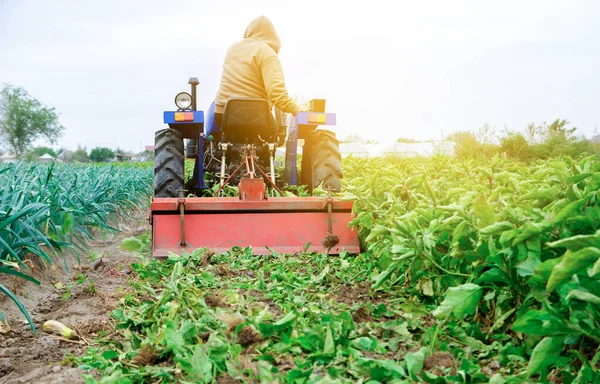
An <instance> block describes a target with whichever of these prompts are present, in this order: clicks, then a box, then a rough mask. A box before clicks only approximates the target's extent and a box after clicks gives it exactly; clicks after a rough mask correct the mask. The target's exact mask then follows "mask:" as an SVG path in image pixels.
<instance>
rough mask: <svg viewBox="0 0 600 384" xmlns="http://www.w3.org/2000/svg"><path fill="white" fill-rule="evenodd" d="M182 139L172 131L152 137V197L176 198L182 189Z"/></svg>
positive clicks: (161, 131)
mask: <svg viewBox="0 0 600 384" xmlns="http://www.w3.org/2000/svg"><path fill="white" fill-rule="evenodd" d="M184 176H185V172H184V152H183V138H182V137H181V135H180V134H179V133H178V132H177V131H175V130H173V129H161V130H160V131H156V134H155V136H154V197H177V196H178V195H179V193H178V190H179V189H182V188H183V178H184Z"/></svg>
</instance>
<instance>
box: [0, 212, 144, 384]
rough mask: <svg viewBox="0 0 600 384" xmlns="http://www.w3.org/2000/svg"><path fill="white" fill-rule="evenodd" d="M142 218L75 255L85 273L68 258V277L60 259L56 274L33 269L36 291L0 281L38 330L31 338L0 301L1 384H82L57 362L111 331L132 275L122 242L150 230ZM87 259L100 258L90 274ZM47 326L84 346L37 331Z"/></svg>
mask: <svg viewBox="0 0 600 384" xmlns="http://www.w3.org/2000/svg"><path fill="white" fill-rule="evenodd" d="M147 217H148V212H147V211H145V210H142V211H140V212H137V213H136V214H134V215H132V216H131V219H130V220H129V221H128V222H127V223H124V224H122V225H121V229H122V232H120V233H118V234H116V235H114V236H111V237H109V238H108V239H107V240H106V241H101V240H100V241H96V242H94V243H92V244H91V245H90V248H89V252H88V254H85V255H84V254H82V255H80V257H81V265H82V266H85V267H87V269H84V270H77V269H75V268H74V267H76V266H77V264H78V263H77V261H76V259H75V257H72V256H67V265H68V266H69V270H68V271H67V270H66V269H65V268H64V263H63V261H62V259H58V260H56V261H55V267H56V271H55V270H53V269H50V268H45V269H44V268H42V267H41V266H40V265H38V264H37V263H32V265H33V266H34V268H33V272H32V273H31V275H32V276H33V277H35V278H36V279H38V280H39V281H40V283H41V285H39V286H38V285H35V284H33V283H31V282H28V281H25V280H22V279H14V278H12V277H8V276H6V275H2V276H0V283H1V284H3V285H4V286H6V287H8V288H9V289H11V290H12V291H13V293H15V294H16V295H17V297H18V298H19V299H20V300H21V302H22V303H23V304H24V305H25V307H26V308H27V310H28V311H29V314H30V315H31V317H32V319H33V321H34V324H35V326H36V328H37V335H34V333H33V332H32V331H31V329H30V327H29V325H27V324H26V323H24V321H25V316H24V315H23V314H22V313H21V312H20V311H19V309H18V308H17V306H16V305H15V304H14V302H13V301H12V300H10V299H9V298H8V297H6V296H4V295H2V296H0V313H2V314H3V315H4V316H5V317H6V320H7V321H8V324H9V326H10V330H9V331H8V332H6V333H1V332H0V384H4V383H6V384H9V383H11V384H12V383H36V384H50V383H69V384H76V383H84V380H83V379H82V378H81V375H82V373H83V372H82V371H81V370H79V369H77V368H72V367H71V366H69V365H64V366H63V364H62V362H63V360H64V359H65V358H66V357H67V355H68V354H74V355H80V354H83V353H85V351H86V350H87V348H88V345H86V343H85V341H90V342H93V340H94V337H95V336H96V335H98V333H99V332H101V331H104V330H108V329H109V328H110V327H109V325H110V321H111V320H110V317H109V314H110V312H111V311H112V310H113V309H114V308H115V306H116V305H117V303H118V300H119V299H120V298H121V297H122V295H123V290H124V289H125V284H126V281H127V278H128V274H129V273H131V269H130V268H129V265H130V264H131V263H132V262H136V261H138V259H137V258H136V257H135V256H133V255H131V254H130V253H128V252H125V251H122V250H121V249H120V245H121V241H122V239H123V238H125V237H128V236H137V235H139V234H141V233H143V232H145V231H147V230H149V229H150V225H149V224H148V222H147ZM92 255H95V256H96V258H100V257H101V258H102V262H101V263H97V264H100V265H99V266H98V268H96V269H93V268H92V260H91V256H92ZM78 275H79V276H78ZM84 276H86V277H84ZM47 320H57V321H60V322H61V323H63V324H65V325H67V326H69V327H71V328H72V329H75V330H77V331H78V333H79V334H80V335H81V336H83V339H84V340H80V341H79V343H80V344H78V343H73V342H67V341H63V340H59V339H57V338H56V337H55V336H53V335H50V334H48V333H45V332H44V331H43V330H42V325H43V324H44V322H45V321H47Z"/></svg>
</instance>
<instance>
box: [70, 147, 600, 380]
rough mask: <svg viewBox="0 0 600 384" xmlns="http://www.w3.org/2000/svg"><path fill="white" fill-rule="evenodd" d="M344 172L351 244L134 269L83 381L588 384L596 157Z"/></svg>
mask: <svg viewBox="0 0 600 384" xmlns="http://www.w3.org/2000/svg"><path fill="white" fill-rule="evenodd" d="M344 168H345V191H346V193H347V197H352V196H353V197H354V198H355V199H356V204H355V210H356V214H357V216H356V219H355V220H354V222H353V223H352V225H353V226H355V227H356V228H357V230H358V231H359V234H360V237H361V240H362V244H363V247H364V251H363V253H362V254H360V255H349V254H342V255H340V256H336V257H328V256H326V255H320V254H310V253H300V254H296V255H279V254H276V253H273V254H272V255H270V256H266V257H256V256H252V255H251V252H250V250H249V249H242V248H235V249H232V250H231V251H230V252H228V253H225V254H222V255H212V254H210V253H209V252H207V251H206V250H203V249H199V250H197V251H195V252H193V253H192V254H191V255H172V257H170V258H169V260H167V261H165V262H162V263H159V262H155V261H145V262H140V263H138V264H136V265H135V266H134V269H135V271H136V273H137V278H136V279H134V280H133V281H132V283H131V285H130V287H129V289H128V293H127V294H126V296H125V298H124V299H123V301H122V304H121V305H120V306H119V307H118V308H117V309H116V310H115V311H114V312H113V313H112V315H113V317H114V319H115V321H116V327H115V332H114V333H111V334H110V337H100V339H99V343H100V344H99V345H98V346H96V347H94V348H91V349H89V351H88V353H87V355H86V356H84V357H80V358H73V359H72V361H74V362H76V364H78V365H80V366H82V367H83V368H84V369H87V370H90V373H92V372H96V374H95V375H92V374H88V375H87V376H86V380H87V382H88V383H95V382H102V383H142V382H162V383H169V382H180V383H200V382H215V381H216V382H261V383H271V382H286V383H313V382H329V383H330V382H341V383H346V382H347V383H356V382H359V383H360V382H363V383H373V384H375V383H388V382H392V383H412V382H427V383H488V382H489V383H494V384H496V383H531V382H542V383H545V382H563V383H597V382H599V380H600V374H599V372H598V371H599V368H598V360H599V358H600V351H599V349H598V344H599V341H600V330H599V325H600V324H599V322H600V284H599V281H598V280H599V278H600V261H599V260H600V232H598V230H599V229H600V220H599V219H600V217H599V216H600V206H599V203H598V197H597V194H598V190H599V188H600V162H599V161H598V159H597V158H596V157H585V158H578V159H573V158H570V157H559V158H553V159H550V160H548V161H534V162H532V163H530V164H525V163H522V162H519V161H514V160H506V159H503V158H499V157H495V158H492V159H489V160H457V159H455V158H446V157H436V158H431V159H398V158H396V159H393V158H392V159H386V158H380V159H353V158H348V159H345V161H344ZM141 243H142V242H140V244H141ZM98 372H100V373H101V375H100V376H99V375H98Z"/></svg>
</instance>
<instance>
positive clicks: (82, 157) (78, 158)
mask: <svg viewBox="0 0 600 384" xmlns="http://www.w3.org/2000/svg"><path fill="white" fill-rule="evenodd" d="M90 155H91V154H90ZM69 161H73V162H76V163H87V162H88V161H90V158H89V157H88V154H87V151H86V149H85V147H83V148H82V147H81V145H78V146H77V150H76V151H75V152H73V155H72V156H71V158H70V159H69Z"/></svg>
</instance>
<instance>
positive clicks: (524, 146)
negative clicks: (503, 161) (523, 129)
mask: <svg viewBox="0 0 600 384" xmlns="http://www.w3.org/2000/svg"><path fill="white" fill-rule="evenodd" d="M500 150H501V151H502V152H504V153H506V155H507V156H508V157H512V158H517V159H521V160H528V159H529V158H530V157H531V151H530V149H529V143H528V142H527V139H526V138H525V136H523V135H522V134H521V133H518V132H507V134H506V136H504V137H502V138H501V139H500Z"/></svg>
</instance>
